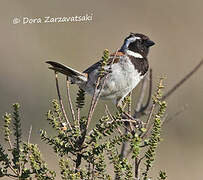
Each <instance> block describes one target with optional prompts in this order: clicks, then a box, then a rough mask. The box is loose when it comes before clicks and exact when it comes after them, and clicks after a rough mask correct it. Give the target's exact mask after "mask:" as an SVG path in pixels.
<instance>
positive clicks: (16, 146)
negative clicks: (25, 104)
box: [0, 104, 55, 180]
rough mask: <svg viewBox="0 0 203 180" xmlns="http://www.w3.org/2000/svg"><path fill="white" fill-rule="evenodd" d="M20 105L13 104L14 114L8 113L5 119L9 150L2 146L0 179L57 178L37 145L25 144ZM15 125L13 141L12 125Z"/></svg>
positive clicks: (0, 152) (41, 179) (43, 179)
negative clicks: (43, 158) (11, 136)
mask: <svg viewBox="0 0 203 180" xmlns="http://www.w3.org/2000/svg"><path fill="white" fill-rule="evenodd" d="M19 110H20V105H19V104H13V113H12V116H11V114H8V113H6V114H5V115H4V116H3V117H4V139H5V142H6V143H8V145H9V148H8V149H6V148H3V145H2V144H0V177H11V178H14V179H22V180H23V179H31V178H36V179H40V180H45V179H47V180H49V179H50V180H51V179H54V178H55V172H54V171H50V170H49V169H48V168H47V165H46V163H45V161H43V160H42V156H41V153H40V151H39V149H38V147H37V145H34V144H31V143H27V142H23V140H22V129H21V123H20V121H21V119H20V113H19ZM11 123H12V125H13V132H14V133H13V136H14V137H15V139H14V140H13V141H12V140H11V139H10V135H12V131H11V129H10V128H11V127H10V124H11Z"/></svg>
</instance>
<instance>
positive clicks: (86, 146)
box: [0, 50, 167, 180]
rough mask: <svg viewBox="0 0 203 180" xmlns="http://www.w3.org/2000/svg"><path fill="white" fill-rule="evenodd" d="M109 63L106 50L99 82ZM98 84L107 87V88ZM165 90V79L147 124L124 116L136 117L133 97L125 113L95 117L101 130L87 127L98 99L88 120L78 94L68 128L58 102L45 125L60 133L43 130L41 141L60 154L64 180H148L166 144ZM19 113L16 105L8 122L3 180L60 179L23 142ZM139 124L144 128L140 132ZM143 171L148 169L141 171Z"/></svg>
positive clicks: (1, 151) (1, 153) (0, 150)
mask: <svg viewBox="0 0 203 180" xmlns="http://www.w3.org/2000/svg"><path fill="white" fill-rule="evenodd" d="M108 59H109V51H108V50H105V51H104V53H103V57H102V60H101V61H100V62H101V74H100V76H99V78H98V80H101V79H102V78H103V77H104V76H105V75H106V73H108V72H106V70H105V69H104V66H105V65H106V64H107V63H108ZM99 83H101V84H99ZM99 83H98V84H99V85H100V86H101V87H102V82H99ZM163 87H164V86H163V78H161V79H160V82H159V83H158V85H157V89H156V92H155V95H154V96H153V102H152V106H151V111H150V114H149V116H148V117H147V118H146V117H143V120H142V123H140V122H141V120H140V119H135V118H133V117H130V115H128V116H127V114H125V109H126V108H125V106H126V105H127V106H128V109H127V113H129V112H130V111H131V110H130V106H131V98H130V96H128V97H127V98H125V100H124V103H123V107H120V109H118V111H117V112H116V113H115V114H111V112H110V111H109V110H108V107H107V106H106V112H105V113H104V114H103V115H102V116H101V117H98V116H97V117H95V119H94V121H95V122H96V125H95V126H94V127H93V128H91V129H90V128H89V126H88V125H89V123H90V121H91V120H92V117H93V116H92V114H93V112H94V109H95V106H96V102H97V100H95V99H94V98H98V97H93V99H92V103H91V105H90V110H89V112H88V114H85V115H83V116H80V109H81V108H83V107H84V105H85V92H84V91H83V90H82V89H79V91H78V93H77V98H76V111H77V117H75V116H74V115H73V114H72V117H74V118H73V121H72V122H69V117H68V116H67V117H68V118H67V117H66V116H65V115H64V111H65V110H64V109H62V108H63V106H62V103H61V99H60V101H59V102H58V101H57V100H53V101H52V105H51V108H50V110H49V111H48V112H47V114H46V119H47V121H48V122H49V124H50V126H51V127H52V128H53V130H54V131H55V133H54V134H52V135H50V134H49V133H48V132H46V131H45V130H41V131H40V136H41V140H42V141H44V142H45V143H46V144H48V145H49V146H50V147H51V148H52V149H53V150H54V152H55V153H56V155H57V157H58V162H56V165H58V166H59V168H60V175H61V178H62V179H64V180H69V179H70V180H80V179H83V180H90V179H91V180H94V179H95V180H96V179H107V180H110V179H113V178H115V179H116V180H117V179H118V180H119V179H120V180H123V179H124V180H131V179H137V180H147V179H149V173H150V169H151V167H152V166H153V162H154V160H155V154H156V151H157V147H158V144H159V142H160V140H161V129H162V124H163V117H164V113H165V111H166V102H165V101H162V90H163ZM96 88H97V86H96ZM69 102H70V101H69ZM59 103H60V104H59ZM72 107H73V106H72ZM19 110H20V106H19V104H14V105H13V113H12V115H11V114H8V113H6V114H5V116H4V139H5V142H6V143H7V144H8V146H9V148H5V147H3V145H2V144H0V165H1V166H0V177H6V176H7V177H12V178H15V179H32V178H34V179H39V180H49V179H50V180H51V179H55V177H56V172H54V171H51V170H49V169H48V167H47V164H46V162H45V161H44V160H43V159H42V155H41V153H40V151H39V148H38V146H37V145H35V144H31V143H29V140H28V141H27V142H24V141H23V139H22V130H21V118H20V113H19ZM73 111H74V110H72V112H73ZM74 114H75V113H74ZM143 114H144V113H143ZM11 124H12V126H11ZM67 124H68V126H67ZM138 124H140V125H139V126H137V125H138ZM11 127H13V129H12V130H11ZM12 132H13V134H12ZM11 135H13V136H14V137H15V139H14V140H11V139H10V136H11ZM125 143H128V144H129V147H130V148H129V149H126V151H127V153H126V155H124V154H123V153H122V151H121V147H122V146H123V145H124V144H125ZM50 158H51V157H50ZM141 166H142V167H145V168H144V169H143V168H142V169H141ZM110 169H112V170H113V172H111V171H110ZM112 174H113V175H112ZM166 177H167V176H166V173H165V172H162V171H160V173H159V177H158V179H159V180H163V179H166Z"/></svg>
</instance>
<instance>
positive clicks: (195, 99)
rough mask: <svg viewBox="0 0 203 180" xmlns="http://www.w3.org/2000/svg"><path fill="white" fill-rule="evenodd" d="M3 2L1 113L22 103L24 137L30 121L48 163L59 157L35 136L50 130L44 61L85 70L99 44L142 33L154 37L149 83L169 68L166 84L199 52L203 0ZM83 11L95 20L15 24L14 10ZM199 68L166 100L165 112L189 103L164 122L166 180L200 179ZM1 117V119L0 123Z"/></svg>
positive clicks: (37, 13)
mask: <svg viewBox="0 0 203 180" xmlns="http://www.w3.org/2000/svg"><path fill="white" fill-rule="evenodd" d="M0 4H1V5H0V23H1V25H0V27H1V30H0V52H1V54H0V61H1V65H0V116H1V117H2V116H3V115H4V113H5V112H9V111H10V109H11V108H10V107H11V105H12V104H13V103H15V102H19V103H20V104H21V107H22V119H23V120H22V126H23V133H24V136H25V137H27V134H28V131H29V127H30V125H31V124H32V126H33V131H32V137H31V142H32V143H39V145H40V149H41V151H42V153H43V155H44V158H45V160H47V162H48V164H49V167H50V168H55V167H56V166H57V164H56V161H55V159H56V157H55V156H54V154H53V152H52V150H50V149H49V147H48V145H45V144H44V143H41V142H40V137H39V130H40V129H41V128H42V129H46V130H47V131H50V129H49V126H48V123H47V121H46V118H45V113H46V112H47V110H48V109H49V108H50V102H51V100H52V99H54V98H57V95H56V88H55V80H54V73H53V72H52V71H50V70H48V68H47V67H48V65H47V64H45V61H46V60H57V61H59V62H61V63H64V64H67V65H68V66H70V67H73V68H76V69H77V70H80V71H82V70H84V69H85V68H87V67H88V66H90V65H91V64H92V63H94V62H95V61H97V60H98V59H99V58H100V57H101V56H102V53H103V50H104V49H106V48H107V49H109V50H110V51H111V52H114V51H115V50H116V49H117V48H120V46H121V44H122V43H123V39H124V38H125V37H126V36H127V35H128V34H129V33H130V32H140V33H144V34H146V35H148V36H149V37H150V38H151V39H152V40H153V41H155V42H156V45H155V46H153V47H152V48H151V51H150V55H149V60H150V65H151V67H152V69H153V77H154V84H155V82H156V81H157V80H158V78H159V77H160V76H161V75H166V76H167V79H166V81H165V84H166V91H167V90H169V89H170V88H171V87H173V85H174V84H175V83H177V82H178V81H179V80H180V79H181V78H182V77H184V75H186V74H187V73H188V72H189V71H190V70H192V68H193V67H194V66H195V65H197V64H198V62H199V61H200V60H201V59H202V58H203V45H202V42H203V21H202V17H203V1H200V0H194V1H189V0H179V1H176V0H170V1H169V0H168V1H163V0H157V1H136V0H134V1H131V0H127V1H121V0H117V1H108V0H103V1H94V0H86V1H79V0H69V1H67V0H61V1H57V0H55V1H50V0H43V1H40V0H35V1H34V0H33V1H26V0H21V1H18V0H12V2H11V1H7V0H1V3H0ZM86 14H93V20H92V21H89V22H72V23H41V24H40V23H39V24H22V23H21V22H20V23H19V24H13V19H14V18H15V17H17V18H20V19H22V18H23V17H28V18H32V19H33V18H43V17H45V16H52V17H60V16H67V17H69V16H76V15H78V16H79V15H86ZM202 73H203V68H201V69H200V70H199V71H198V72H197V73H195V75H194V76H192V77H191V78H190V79H189V80H188V81H187V82H186V83H184V84H183V85H182V86H181V87H180V88H179V89H178V90H177V91H176V92H175V93H174V94H173V95H172V96H171V97H170V98H169V99H168V110H167V113H168V115H169V116H173V115H174V114H175V113H176V112H177V111H179V110H180V109H181V108H182V107H183V106H185V104H188V108H187V110H186V111H184V113H182V114H181V115H179V116H177V117H175V118H174V119H173V121H171V122H170V123H168V124H167V125H166V126H165V127H164V131H163V136H162V137H163V139H164V141H163V142H162V143H161V145H160V146H159V151H158V154H157V160H156V162H155V166H154V168H153V172H152V176H154V177H157V174H158V172H159V170H160V169H162V170H165V171H166V172H167V175H168V179H169V180H175V179H184V180H191V179H203V173H202V172H203V166H202V162H203V156H202V153H203V140H202V139H203V121H202V120H203V111H202V105H203V76H202ZM59 80H60V85H61V88H62V93H63V95H64V97H65V87H64V86H65V77H63V76H60V79H59ZM76 90H77V87H75V86H74V87H71V94H72V95H73V96H74V95H75V94H76V92H77V91H76ZM135 93H136V90H135ZM87 99H89V97H88V98H87ZM104 103H107V104H108V105H109V106H110V107H111V108H113V109H115V107H114V105H113V104H112V103H111V102H108V101H107V102H106V101H105V102H104V101H100V103H99V106H98V107H97V112H98V114H97V116H98V117H99V116H100V114H99V113H101V110H103V109H104ZM1 119H2V118H1ZM94 123H95V122H93V124H92V125H94ZM2 124H3V123H2V120H1V122H0V126H1V127H2ZM0 137H1V138H0V140H1V141H2V136H1V135H0ZM50 155H51V157H50ZM52 157H53V158H52Z"/></svg>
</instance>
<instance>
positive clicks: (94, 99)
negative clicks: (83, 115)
mask: <svg viewBox="0 0 203 180" xmlns="http://www.w3.org/2000/svg"><path fill="white" fill-rule="evenodd" d="M99 82H100V77H98V79H97V82H96V86H95V89H94V94H93V97H92V100H91V104H90V108H89V112H88V118H87V126H86V130H87V129H88V127H89V124H90V121H91V119H92V115H93V111H94V109H93V107H94V104H95V101H96V98H99V97H98V96H97V88H98V86H99Z"/></svg>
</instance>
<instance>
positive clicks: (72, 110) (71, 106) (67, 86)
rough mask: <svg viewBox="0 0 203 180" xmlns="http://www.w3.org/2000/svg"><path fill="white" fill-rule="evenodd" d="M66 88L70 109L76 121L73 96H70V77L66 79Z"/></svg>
mask: <svg viewBox="0 0 203 180" xmlns="http://www.w3.org/2000/svg"><path fill="white" fill-rule="evenodd" d="M66 88H67V97H68V103H69V107H70V110H71V115H72V118H73V120H74V121H75V112H74V109H73V104H72V100H71V96H70V86H69V80H68V77H67V79H66Z"/></svg>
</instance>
